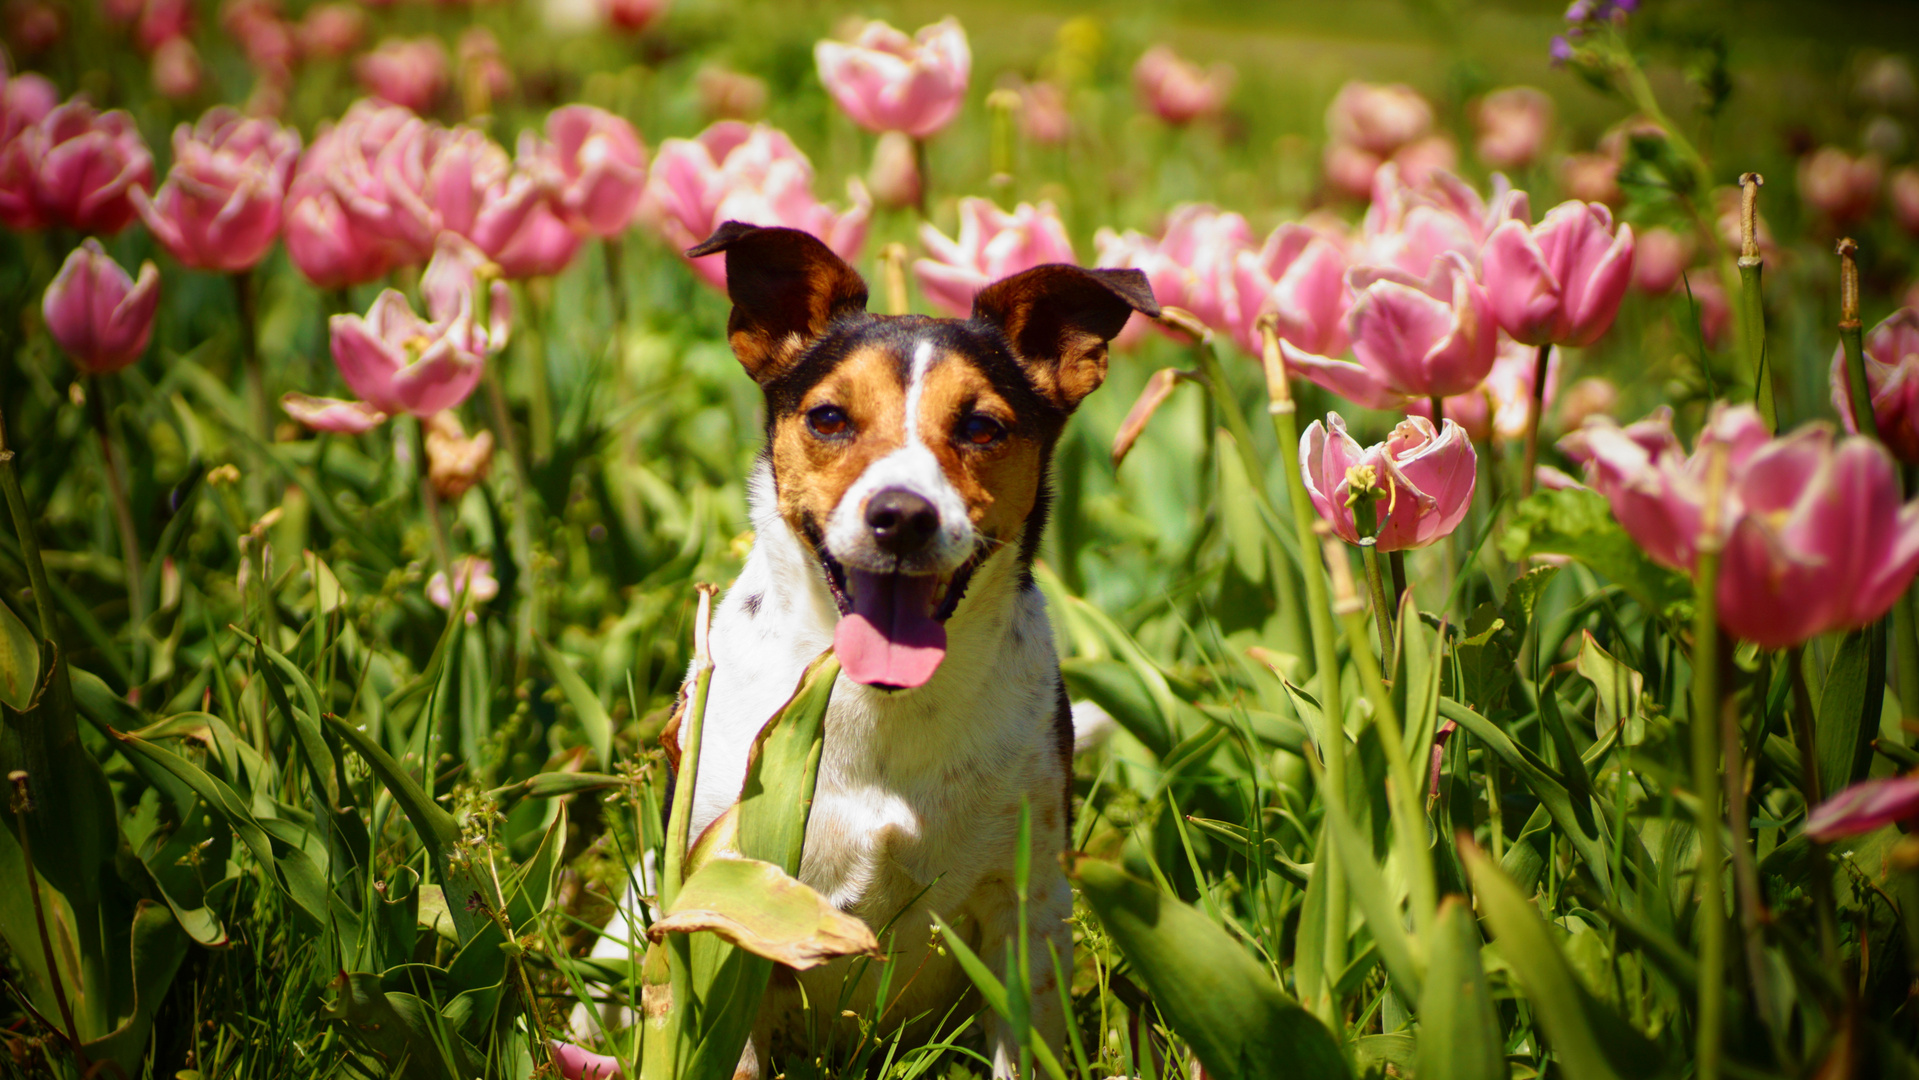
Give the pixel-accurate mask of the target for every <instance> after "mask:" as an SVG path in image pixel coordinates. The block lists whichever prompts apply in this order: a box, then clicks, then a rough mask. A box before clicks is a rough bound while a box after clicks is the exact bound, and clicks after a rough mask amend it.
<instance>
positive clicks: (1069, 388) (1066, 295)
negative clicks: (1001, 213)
mask: <svg viewBox="0 0 1919 1080" xmlns="http://www.w3.org/2000/svg"><path fill="white" fill-rule="evenodd" d="M1135 311H1139V312H1144V313H1145V314H1147V315H1151V316H1155V317H1157V316H1158V315H1159V304H1158V303H1157V302H1156V301H1155V300H1154V299H1153V287H1152V285H1151V284H1149V283H1148V282H1147V280H1146V275H1145V274H1143V273H1141V272H1140V271H1138V270H1086V269H1082V268H1081V267H1077V266H1068V265H1066V264H1064V263H1053V264H1049V265H1046V266H1035V267H1034V268H1032V269H1031V270H1027V271H1025V272H1023V273H1019V274H1014V275H1013V276H1012V277H1009V278H1003V279H1001V280H999V281H996V282H994V283H993V284H991V285H988V286H987V287H986V288H984V289H981V290H980V293H979V295H978V296H976V297H974V298H973V318H974V319H975V320H977V321H980V322H986V323H990V324H992V325H993V326H996V327H998V328H999V329H1000V331H1001V332H1003V333H1004V334H1005V335H1006V340H1007V341H1009V342H1011V343H1012V346H1013V355H1014V356H1015V357H1017V358H1018V360H1019V362H1020V364H1021V366H1023V367H1024V368H1025V369H1026V374H1027V376H1028V377H1029V378H1031V379H1032V380H1033V385H1034V386H1036V387H1038V388H1039V391H1040V393H1041V394H1043V395H1045V397H1046V398H1047V399H1048V400H1050V401H1052V402H1053V404H1055V405H1057V406H1059V407H1060V408H1061V409H1063V410H1065V411H1066V412H1072V411H1073V409H1074V407H1075V406H1077V405H1078V404H1079V403H1080V399H1081V398H1084V397H1085V396H1086V395H1088V394H1090V393H1092V392H1093V391H1095V390H1097V389H1099V384H1100V383H1102V382H1104V381H1105V380H1106V343H1107V342H1109V341H1111V340H1113V337H1114V335H1116V334H1118V333H1119V332H1120V329H1121V328H1122V327H1124V326H1125V325H1126V320H1127V319H1128V318H1130V317H1131V316H1132V314H1133V312H1135Z"/></svg>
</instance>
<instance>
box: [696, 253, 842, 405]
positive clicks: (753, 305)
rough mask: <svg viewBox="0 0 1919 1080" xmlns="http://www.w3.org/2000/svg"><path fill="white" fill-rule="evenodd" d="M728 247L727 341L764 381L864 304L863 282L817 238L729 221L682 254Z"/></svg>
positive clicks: (749, 370) (755, 377) (751, 372)
mask: <svg viewBox="0 0 1919 1080" xmlns="http://www.w3.org/2000/svg"><path fill="white" fill-rule="evenodd" d="M722 251H723V252H725V253H726V294H727V296H728V297H730V298H731V299H732V301H733V313H732V314H731V315H729V316H727V320H726V339H727V343H728V344H730V345H732V346H733V355H734V356H737V357H739V359H740V363H741V364H742V365H744V366H745V368H746V373H747V374H748V375H751V376H753V380H754V381H755V382H757V383H760V384H761V385H762V386H763V385H765V384H766V383H767V382H768V381H770V380H772V379H775V378H778V377H779V376H780V374H781V373H783V372H784V371H785V370H786V369H787V368H788V367H789V366H791V364H792V363H793V361H794V360H795V359H796V358H797V357H798V356H799V355H800V353H801V351H803V350H804V349H805V348H806V346H807V345H808V344H810V343H811V342H813V341H814V340H815V339H816V338H818V337H819V336H820V335H822V334H824V333H826V329H827V327H828V326H831V325H832V324H833V322H834V320H836V319H840V318H842V317H844V316H847V315H856V314H858V313H860V312H863V311H865V310H866V282H865V281H863V280H861V278H860V275H859V273H858V271H856V270H854V269H853V268H852V267H850V266H848V265H846V261H845V260H844V259H841V258H840V257H839V256H838V255H835V254H833V249H832V248H829V247H827V246H826V245H825V244H823V243H821V242H820V241H819V239H818V238H817V237H814V236H813V235H812V234H810V233H806V232H802V231H800V230H799V229H784V228H761V227H759V226H756V225H748V224H746V223H745V222H741V221H729V222H727V223H726V224H724V225H721V226H720V227H719V228H718V229H716V230H714V232H713V235H712V236H709V237H707V238H706V239H705V240H704V241H702V242H701V243H700V244H699V245H698V246H697V247H692V248H688V249H687V251H686V255H687V257H688V258H690V259H697V258H699V257H700V256H702V255H716V254H718V253H720V252H722Z"/></svg>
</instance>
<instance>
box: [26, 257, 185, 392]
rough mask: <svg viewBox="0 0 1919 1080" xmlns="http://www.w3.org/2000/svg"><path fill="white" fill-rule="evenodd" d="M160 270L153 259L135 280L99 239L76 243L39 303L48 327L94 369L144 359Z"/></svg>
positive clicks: (84, 366)
mask: <svg viewBox="0 0 1919 1080" xmlns="http://www.w3.org/2000/svg"><path fill="white" fill-rule="evenodd" d="M159 300H160V271H159V270H157V269H155V268H154V265H153V264H152V263H151V262H147V263H142V264H141V266H140V279H139V280H138V281H135V280H133V279H132V278H129V277H128V276H127V272H126V271H125V270H122V269H121V268H120V264H119V263H116V262H114V261H113V258H112V257H111V256H109V255H108V254H107V253H106V249H105V248H102V247H101V246H100V242H99V241H98V240H87V241H86V242H85V243H82V244H81V245H80V246H79V247H77V248H74V249H73V254H71V255H68V256H67V261H66V262H65V263H62V264H61V266H60V272H59V273H58V274H57V275H55V276H54V279H53V282H52V284H50V285H48V286H47V293H46V296H45V298H44V299H42V301H41V304H40V312H41V314H42V315H43V316H45V318H46V320H47V332H48V333H50V334H52V335H53V340H54V341H55V342H57V343H58V344H59V346H60V348H61V349H63V350H65V351H66V354H67V355H68V356H69V357H72V358H73V363H74V366H75V367H78V368H79V369H80V370H82V371H85V372H86V373H88V374H90V375H104V374H106V373H108V372H111V371H118V370H120V369H121V368H123V367H126V366H127V365H129V364H131V363H133V362H134V361H136V360H138V359H140V355H141V354H142V353H144V352H146V351H147V342H148V341H149V340H150V339H151V338H152V337H153V309H154V305H156V304H157V303H158V302H159Z"/></svg>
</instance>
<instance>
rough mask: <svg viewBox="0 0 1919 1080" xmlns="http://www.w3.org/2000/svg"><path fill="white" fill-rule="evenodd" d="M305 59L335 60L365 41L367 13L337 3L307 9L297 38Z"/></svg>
mask: <svg viewBox="0 0 1919 1080" xmlns="http://www.w3.org/2000/svg"><path fill="white" fill-rule="evenodd" d="M295 40H296V41H297V43H298V44H299V46H300V53H301V55H303V56H307V57H311V58H313V59H316V60H336V59H338V58H340V57H342V56H345V55H346V54H348V53H350V52H352V51H353V50H355V49H357V48H359V47H360V43H361V42H363V41H365V40H366V12H365V11H364V10H362V9H361V7H360V6H359V5H358V4H353V3H347V2H345V0H336V2H334V3H330V4H316V5H315V6H313V7H310V8H308V9H307V13H306V18H304V19H302V20H300V31H299V33H298V34H296V35H295Z"/></svg>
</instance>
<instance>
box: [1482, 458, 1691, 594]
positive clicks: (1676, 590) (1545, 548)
mask: <svg viewBox="0 0 1919 1080" xmlns="http://www.w3.org/2000/svg"><path fill="white" fill-rule="evenodd" d="M1499 550H1500V553H1501V554H1503V555H1505V556H1506V558H1507V559H1508V560H1510V561H1512V562H1524V561H1525V560H1526V559H1528V558H1530V557H1532V556H1534V555H1570V556H1572V557H1573V558H1575V559H1578V560H1579V561H1580V562H1582V563H1585V564H1586V565H1587V566H1588V567H1591V568H1592V569H1593V570H1594V571H1595V572H1597V573H1599V574H1600V575H1602V576H1604V577H1605V578H1606V579H1607V580H1609V581H1613V582H1616V583H1617V584H1618V585H1619V586H1620V587H1621V588H1623V589H1625V590H1626V591H1627V592H1629V593H1631V594H1632V595H1633V597H1634V598H1635V599H1637V600H1638V601H1639V602H1640V603H1641V604H1643V605H1645V607H1646V608H1647V610H1649V611H1652V612H1656V613H1658V614H1661V615H1667V616H1672V617H1675V618H1680V617H1684V616H1685V613H1686V610H1687V609H1689V608H1690V606H1691V599H1692V583H1691V582H1690V581H1688V580H1687V579H1686V577H1685V575H1683V574H1679V573H1677V572H1675V571H1672V570H1668V569H1666V568H1665V567H1663V566H1660V565H1659V564H1657V563H1655V562H1653V561H1652V560H1651V559H1649V558H1647V557H1646V553H1645V552H1644V551H1641V550H1640V549H1639V545H1637V544H1635V543H1633V540H1632V537H1630V536H1627V535H1626V530H1624V529H1622V528H1620V527H1619V523H1618V522H1617V521H1615V520H1613V515H1612V508H1611V507H1610V506H1608V505H1607V503H1606V499H1605V496H1603V495H1600V494H1599V493H1598V492H1596V491H1592V490H1589V489H1586V488H1568V489H1566V490H1564V491H1536V492H1534V493H1533V494H1532V495H1531V496H1529V497H1528V498H1527V499H1526V500H1525V501H1524V502H1521V503H1520V504H1519V505H1518V506H1516V507H1514V508H1513V519H1512V523H1511V524H1510V525H1508V526H1507V527H1506V532H1505V535H1503V536H1502V537H1500V540H1499Z"/></svg>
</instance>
